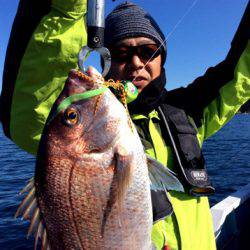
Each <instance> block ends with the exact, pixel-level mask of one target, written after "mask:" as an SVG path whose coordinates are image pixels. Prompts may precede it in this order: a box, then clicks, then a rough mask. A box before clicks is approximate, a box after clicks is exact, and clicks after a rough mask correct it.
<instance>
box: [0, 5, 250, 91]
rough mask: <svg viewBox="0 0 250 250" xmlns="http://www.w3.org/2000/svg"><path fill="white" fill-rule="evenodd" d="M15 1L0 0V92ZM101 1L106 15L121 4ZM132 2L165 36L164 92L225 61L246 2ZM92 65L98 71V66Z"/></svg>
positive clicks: (184, 84) (15, 7)
mask: <svg viewBox="0 0 250 250" xmlns="http://www.w3.org/2000/svg"><path fill="white" fill-rule="evenodd" d="M18 2H19V1H18V0H0V6H1V8H0V89H1V82H2V71H3V65H4V58H5V53H6V48H7V44H8V39H9V35H10V31H11V26H12V22H13V20H14V17H15V13H16V10H17V6H18ZM105 2H106V14H108V13H109V12H110V11H111V10H112V9H113V8H114V7H115V6H116V5H117V4H119V3H121V2H123V1H120V0H116V1H115V2H113V1H111V0H106V1H105ZM133 2H134V3H136V4H138V5H140V6H141V7H143V8H144V9H145V10H147V11H148V12H149V13H150V14H151V15H152V16H153V17H154V18H155V20H156V21H157V23H158V24H159V26H160V27H161V29H162V31H163V33H164V34H165V36H166V37H167V47H168V55H167V61H166V64H165V69H166V73H167V89H173V88H177V87H180V86H186V85H187V84H189V83H191V82H192V81H193V80H195V79H196V78H197V77H199V76H201V75H203V74H204V73H205V71H206V69H207V68H208V67H211V66H214V65H216V64H217V63H219V62H220V61H222V60H223V59H224V58H225V56H226V54H227V52H228V50H229V48H230V42H231V41H232V39H233V36H234V34H235V32H236V29H237V27H238V25H239V22H240V19H241V16H242V14H243V12H244V9H245V7H246V5H247V2H248V1H247V0H182V1H180V0H179V1H177V0H144V1H142V0H138V1H137V0H133ZM190 8H191V9H190ZM188 10H189V11H188ZM181 20H182V21H181ZM180 21H181V22H180ZM177 24H178V25H177ZM176 25H177V27H176ZM17 42H18V41H17ZM89 60H90V61H91V63H90V64H92V63H93V64H96V58H95V56H93V57H92V58H91V59H89ZM88 62H89V61H88ZM93 66H96V67H97V68H98V65H93Z"/></svg>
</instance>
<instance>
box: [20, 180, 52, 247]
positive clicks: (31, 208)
mask: <svg viewBox="0 0 250 250" xmlns="http://www.w3.org/2000/svg"><path fill="white" fill-rule="evenodd" d="M26 192H27V193H28V194H27V195H26V196H25V198H24V199H23V201H22V203H21V204H20V205H19V207H18V209H17V211H16V214H15V218H16V217H18V216H20V215H21V216H22V219H27V220H29V221H30V226H29V229H28V234H27V238H29V236H30V235H31V234H32V233H33V234H34V235H35V247H34V248H35V249H36V247H37V243H38V240H39V239H41V241H42V244H41V247H42V249H47V250H48V249H50V245H49V242H48V238H47V232H46V228H45V225H44V223H43V219H42V215H41V213H40V208H39V206H38V202H37V198H36V189H35V183H34V177H33V178H31V179H30V180H29V181H28V184H27V185H26V186H25V187H24V188H23V189H22V190H21V191H20V192H19V195H22V194H23V193H26Z"/></svg>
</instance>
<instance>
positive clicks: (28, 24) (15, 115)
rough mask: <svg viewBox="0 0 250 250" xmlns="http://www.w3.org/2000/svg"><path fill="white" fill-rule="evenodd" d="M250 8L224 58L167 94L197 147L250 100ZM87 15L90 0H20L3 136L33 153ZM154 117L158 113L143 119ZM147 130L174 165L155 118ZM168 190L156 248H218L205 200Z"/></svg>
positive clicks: (152, 147) (148, 142)
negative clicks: (190, 125)
mask: <svg viewBox="0 0 250 250" xmlns="http://www.w3.org/2000/svg"><path fill="white" fill-rule="evenodd" d="M247 8H248V9H247V10H248V11H247V12H248V15H246V18H245V19H244V20H243V21H242V23H241V25H240V29H239V30H238V32H237V35H236V36H235V38H234V40H233V43H232V47H231V49H230V51H229V54H228V56H227V58H226V59H225V60H224V61H223V62H221V63H220V64H219V65H217V66H216V67H213V68H211V69H209V70H208V71H207V72H206V74H205V75H204V76H203V77H200V78H198V79H197V80H195V81H194V83H193V84H191V85H189V86H188V87H187V88H180V89H177V90H173V91H170V92H169V93H168V100H169V103H170V104H171V105H173V106H177V107H178V108H181V109H183V110H185V112H186V113H187V114H188V115H189V116H190V117H191V118H192V120H193V122H194V124H195V126H196V127H197V131H198V133H197V138H198V140H199V142H200V145H202V142H203V141H204V140H205V139H206V138H208V137H209V136H211V135H212V134H214V133H215V132H216V131H218V130H219V129H220V128H221V127H222V126H223V125H224V124H225V123H226V122H227V121H228V120H230V119H231V118H232V117H233V115H234V114H235V113H236V112H237V110H238V109H239V108H240V106H241V105H242V104H243V103H245V102H246V101H248V100H249V99H250V66H249V65H250V42H249V33H250V26H249V19H250V18H249V13H250V11H249V8H250V7H249V5H248V7H247ZM85 14H86V0H68V1H62V0H52V1H49V0H43V1H39V2H32V1H28V0H21V1H20V4H19V9H18V13H17V16H16V18H15V21H14V24H13V28H12V33H11V37H10V42H9V46H8V50H7V55H6V60H5V67H4V75H3V85H2V95H1V112H0V113H1V121H2V123H3V128H4V132H5V134H6V135H7V136H9V137H10V138H11V139H12V140H13V141H14V142H15V143H16V144H17V145H18V146H19V147H21V148H22V149H24V150H26V151H27V152H29V153H32V154H36V152H37V148H38V143H39V139H40V136H41V132H42V129H43V126H44V124H45V121H46V118H47V116H48V114H49V112H50V108H51V106H52V104H53V103H54V101H55V99H56V98H57V96H58V95H59V93H60V91H61V90H62V88H63V85H64V82H65V80H66V77H67V74H68V72H69V70H70V69H71V68H76V67H77V55H78V52H79V51H80V49H81V47H82V46H84V45H85V44H86V38H87V34H86V26H85ZM24 31H25V32H24ZM151 115H155V116H157V114H149V115H148V117H149V118H148V117H147V118H143V119H146V120H147V119H150V116H151ZM140 116H141V115H138V117H140ZM138 117H137V118H136V117H134V119H139V118H138ZM151 119H152V117H151ZM139 123H140V121H139ZM138 127H139V128H140V127H141V126H140V124H139V125H138ZM139 130H140V129H138V131H139ZM146 131H147V132H146V133H144V134H145V135H147V138H146V139H143V138H142V141H143V144H144V146H145V148H146V152H147V153H148V154H150V155H152V156H153V157H155V158H157V159H158V160H160V161H161V162H163V163H164V164H166V165H167V166H168V167H170V168H172V169H174V168H175V166H174V164H173V154H172V149H171V147H169V145H168V143H166V142H167V138H162V136H161V132H162V131H160V129H159V127H158V128H157V122H155V129H151V131H149V129H148V130H146ZM139 132H140V131H139ZM155 138H158V139H155ZM159 138H160V139H159ZM162 139H163V140H162ZM154 141H155V142H154ZM157 141H158V142H157ZM158 144H159V145H163V146H162V148H160V147H159V146H158ZM159 150H160V151H159ZM169 194H170V199H171V202H172V204H173V207H174V214H173V215H172V216H170V217H168V218H166V220H165V221H160V222H158V223H156V224H155V225H154V227H153V232H152V239H153V242H154V243H155V245H156V246H157V249H161V247H162V246H164V243H165V241H166V242H167V243H168V245H169V246H170V248H171V249H192V250H194V249H197V250H198V249H199V250H200V249H202V250H203V249H214V248H215V243H214V236H213V229H212V220H211V215H210V212H209V204H208V200H207V198H206V197H202V198H195V197H192V196H189V195H188V194H184V193H178V192H169Z"/></svg>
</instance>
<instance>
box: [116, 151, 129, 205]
mask: <svg viewBox="0 0 250 250" xmlns="http://www.w3.org/2000/svg"><path fill="white" fill-rule="evenodd" d="M115 159H116V168H115V175H116V178H117V200H118V202H119V204H120V205H121V202H122V200H123V199H124V195H125V193H126V190H127V187H128V185H129V182H130V177H131V167H132V166H131V164H132V155H131V154H129V153H128V152H127V151H126V150H125V149H124V148H123V147H121V146H120V147H119V148H118V149H117V151H116V153H115Z"/></svg>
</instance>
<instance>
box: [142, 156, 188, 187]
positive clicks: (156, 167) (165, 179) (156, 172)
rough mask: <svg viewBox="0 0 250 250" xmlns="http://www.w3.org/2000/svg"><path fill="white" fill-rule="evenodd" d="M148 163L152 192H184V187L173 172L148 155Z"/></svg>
mask: <svg viewBox="0 0 250 250" xmlns="http://www.w3.org/2000/svg"><path fill="white" fill-rule="evenodd" d="M147 163H148V173H149V179H150V188H151V190H154V191H157V190H162V191H169V190H174V191H179V192H184V188H183V185H182V184H181V182H180V181H179V180H178V178H177V177H176V174H175V173H174V172H173V171H171V170H170V169H168V168H167V167H165V166H164V165H162V164H161V163H160V162H159V161H157V160H155V159H153V158H152V157H150V156H148V155H147Z"/></svg>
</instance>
